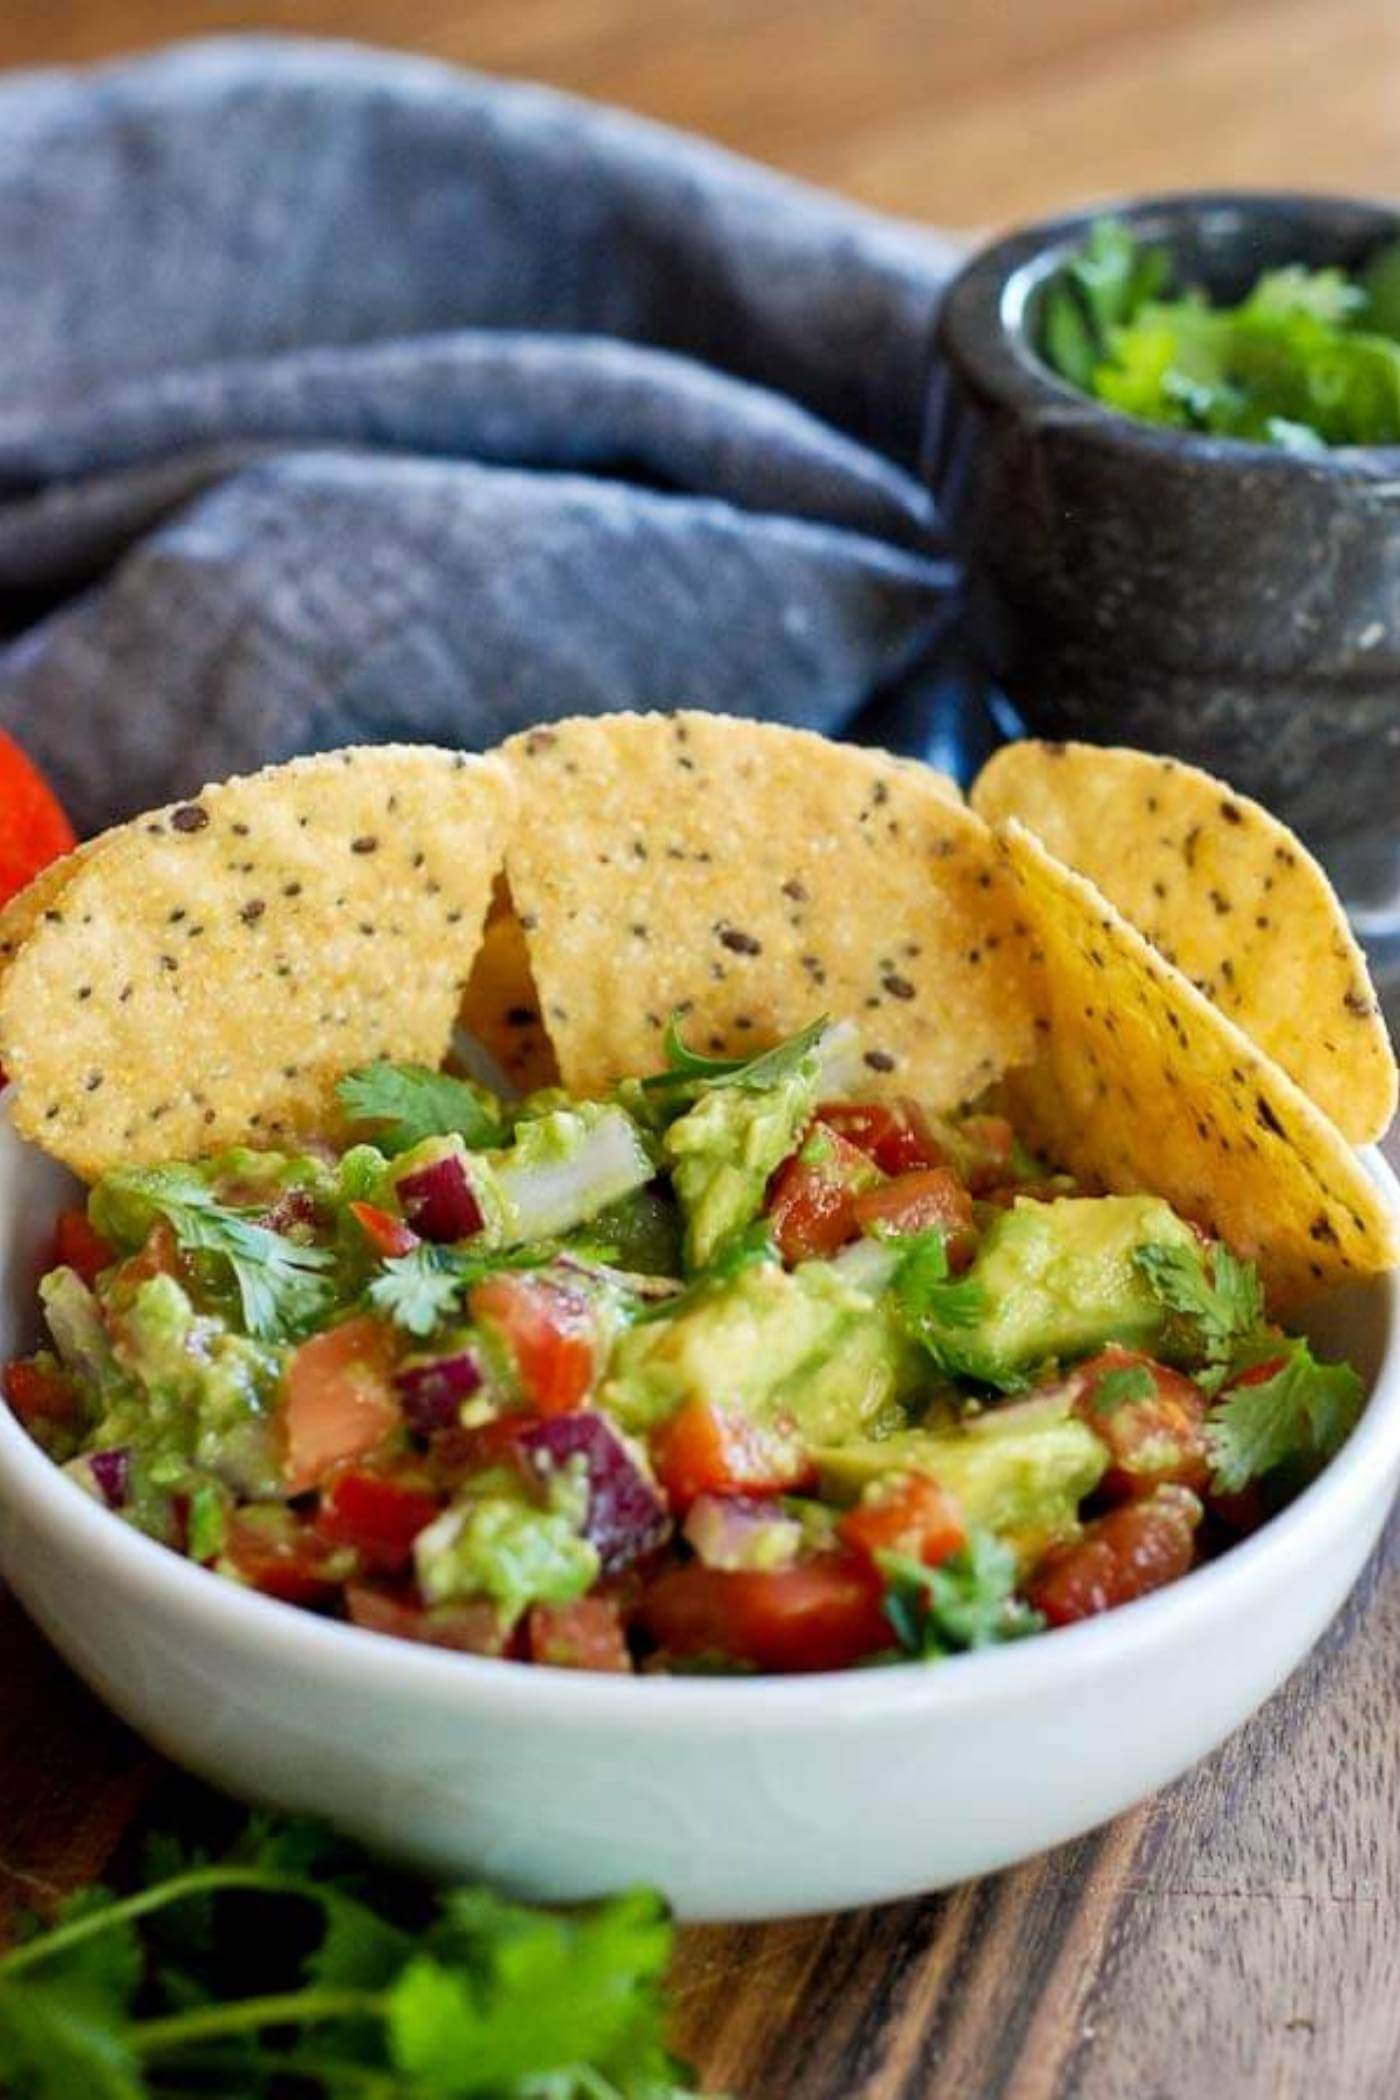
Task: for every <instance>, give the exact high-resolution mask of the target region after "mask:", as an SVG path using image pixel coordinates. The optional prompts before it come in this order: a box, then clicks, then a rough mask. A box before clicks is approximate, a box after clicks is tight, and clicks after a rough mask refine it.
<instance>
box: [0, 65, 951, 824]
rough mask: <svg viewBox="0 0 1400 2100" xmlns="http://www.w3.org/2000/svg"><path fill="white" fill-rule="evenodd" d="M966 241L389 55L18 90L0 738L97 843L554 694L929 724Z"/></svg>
mask: <svg viewBox="0 0 1400 2100" xmlns="http://www.w3.org/2000/svg"><path fill="white" fill-rule="evenodd" d="M951 261H952V251H951V250H950V249H949V248H948V247H947V246H946V245H945V244H943V243H942V242H940V241H939V240H938V239H937V238H936V237H935V236H933V235H930V234H926V233H920V232H918V231H916V230H914V229H912V228H906V227H901V226H898V225H895V224H891V223H889V222H886V221H882V220H880V219H877V218H875V217H873V216H871V215H868V214H865V213H862V212H859V211H857V210H855V209H853V208H851V207H849V206H846V205H843V204H841V203H839V202H837V201H835V200H832V199H829V198H827V197H824V196H822V195H820V194H819V193H817V192H813V191H810V190H807V189H804V188H802V187H801V186H799V185H797V184H794V183H790V182H787V181H784V180H782V179H780V178H778V177H776V176H773V175H771V174H768V173H766V172H764V171H762V170H759V169H757V168H754V167H751V166H749V165H747V164H745V163H744V162H742V161H738V160H735V159H733V158H732V157H730V156H728V155H726V154H723V153H721V152H719V151H717V150H715V149H713V148H710V147H708V146H705V145H703V144H700V143H698V142H696V141H694V140H689V139H683V138H680V137H677V136H675V135H673V134H670V133H667V132H665V131H663V130H660V129H658V128H656V127H654V126H652V125H649V124H645V123H642V122H640V121H638V120H636V119H633V118H630V117H626V116H622V115H619V114H617V113H614V112H610V111H605V110H600V109H597V108H591V107H589V106H587V105H583V104H580V103H577V102H573V101H570V100H568V99H567V98H565V97H562V96H559V95H556V94H553V93H548V92H545V91H543V90H540V89H537V88H533V87H527V86H520V85H515V84H508V83H504V82H500V81H492V80H485V79H482V78H479V77H474V76H472V75H469V74H464V73H461V72H457V71H453V70H451V69H449V68H446V67H443V66H439V65H436V64H433V63H429V62H426V61H420V60H417V59H412V58H405V57H402V56H391V55H389V54H386V53H383V52H376V51H369V50H363V49H356V48H353V47H348V46H338V45H323V44H308V43H301V42H288V41H282V40H268V39H249V40H232V41H221V42H214V43H205V44H196V45H188V46H184V47H178V48H176V49H174V50H171V51H168V52H165V53H160V54H157V55H155V56H153V57H150V58H145V59H140V60H137V61H135V62H130V63H123V64H119V65H115V66H112V67H107V68H103V69H100V70H95V71H87V72H76V73H74V72H52V73H39V74H26V75H17V76H14V77H13V78H12V79H11V80H10V81H8V82H7V83H5V84H4V85H3V86H0V309H2V310H3V312H4V314H5V316H6V326H5V329H4V331H3V334H0V726H4V727H5V728H8V729H10V730H11V731H12V732H14V733H15V734H16V735H17V736H18V737H19V738H20V739H21V740H22V742H23V743H24V744H25V745H26V746H27V747H28V748H29V750H30V751H31V752H32V753H33V755H34V756H35V757H36V758H37V759H38V760H39V761H40V763H41V764H42V765H43V766H44V767H45V769H46V770H47V771H48V772H49V774H50V775H51V777H52V779H53V780H54V782H55V784H56V786H57V787H58V789H59V790H60V792H61V793H62V795H63V796H64V798H65V799H66V801H67V803H68V805H69V807H70V809H71V811H72V813H73V815H74V818H75V820H76V821H77V823H78V824H79V826H80V827H81V828H83V829H91V828H93V827H95V826H97V825H99V824H102V823H105V822H108V821H110V820H111V819H112V818H114V817H117V816H121V815H123V814H126V813H129V812H130V811H132V810H133V809H135V808H138V807H140V806H143V805H146V804H149V803H151V802H152V801H157V800H161V799H165V798H167V797H170V796H174V795H178V794H180V793H183V792H185V791H187V790H189V789H191V788H193V787H195V786H197V785H198V784H199V783H200V782H201V781H202V780H203V779H205V778H208V777H211V776H216V775H219V774H223V773H226V772H229V771H235V770H240V769H246V768H248V767H249V766H252V765H255V764H258V763H262V762H264V761H268V760H273V759H278V758H282V757H285V756H286V755H288V754H289V753H291V752H293V751H299V750H311V749H316V748H324V747H326V746H328V745H332V744H336V743H341V742H345V741H349V740H358V739H364V740H376V739H383V738H390V737H404V738H409V739H429V740H436V741H443V742H455V743H459V744H463V745H466V746H471V747H479V746H483V745H488V744H491V743H493V742H495V741H496V740H497V739H498V738H499V737H501V736H502V735H503V734H506V733H508V732H509V731H511V730H513V729H515V728H516V727H518V726H519V725H520V724H522V723H525V722H529V721H533V720H536V719H540V718H543V717H547V716H550V715H558V714H562V713H567V712H571V711H576V710H580V709H584V710H598V709H604V708H612V707H651V706H667V705H672V704H675V703H678V702H684V703H687V704H691V705H698V706H702V707H711V708H715V709H719V710H722V711H729V712H737V713H749V714H756V715H764V716H770V717H773V718H775V719H778V720H783V721H790V722H801V723H807V724H810V725H812V726H814V727H818V728H822V729H827V730H847V729H850V728H851V727H852V726H853V725H855V726H856V727H857V732H858V733H859V726H860V723H861V722H862V720H864V722H865V723H866V724H867V725H869V724H870V721H871V717H870V715H869V712H868V710H869V709H870V708H871V706H872V704H873V705H874V706H875V708H876V710H877V713H876V716H875V722H876V725H877V727H878V728H879V729H880V730H881V731H883V733H884V734H886V735H887V736H890V737H891V740H895V741H899V742H902V743H903V744H904V746H905V747H906V748H913V747H917V746H918V745H919V744H920V742H921V741H922V740H924V739H925V738H926V736H927V733H928V716H927V701H926V695H927V690H928V688H929V685H930V680H929V676H928V671H927V665H928V661H929V651H930V648H931V645H932V644H933V642H934V641H935V639H936V637H937V636H938V635H939V633H940V632H941V630H942V627H943V625H944V623H945V621H946V615H947V609H948V605H949V599H950V590H951V582H952V575H951V571H950V568H949V565H948V563H947V560H946V558H945V556H944V553H943V551H942V549H941V546H940V542H939V538H938V534H937V529H936V523H935V519H934V516H933V512H932V508H931V505H930V502H929V499H928V497H927V495H926V493H925V492H924V490H923V489H922V487H921V486H920V484H919V482H918V480H917V478H916V475H915V472H914V463H915V460H916V455H917V449H918V441H919V430H920V423H921V418H922V411H923V397H924V391H925V377H926V367H927V362H928V354H929V338H930V327H931V321H932V316H933V312H934V309H935V305H936V301H937V295H938V291H939V288H940V285H941V283H942V282H943V281H944V279H945V277H946V275H947V272H948V269H949V266H950V263H951ZM911 695H912V696H913V699H912V701H911V698H910V696H911ZM892 724H893V725H894V727H893V731H892V730H891V725H892Z"/></svg>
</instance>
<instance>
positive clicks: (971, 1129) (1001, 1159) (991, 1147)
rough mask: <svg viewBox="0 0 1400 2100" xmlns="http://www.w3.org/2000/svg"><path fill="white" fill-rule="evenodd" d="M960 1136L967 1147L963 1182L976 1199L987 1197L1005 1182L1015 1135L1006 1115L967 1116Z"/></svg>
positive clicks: (959, 1127)
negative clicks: (989, 1192)
mask: <svg viewBox="0 0 1400 2100" xmlns="http://www.w3.org/2000/svg"><path fill="white" fill-rule="evenodd" d="M958 1136H959V1137H960V1138H961V1140H962V1143H963V1146H964V1147H965V1148H966V1153H965V1156H964V1159H963V1179H964V1180H965V1181H966V1183H967V1185H968V1187H969V1188H970V1189H971V1191H972V1193H973V1195H974V1196H984V1195H986V1193H987V1191H988V1190H989V1189H994V1188H996V1187H997V1186H998V1185H999V1184H1000V1183H1001V1182H1003V1181H1005V1179H1006V1175H1007V1170H1008V1168H1009V1167H1010V1165H1011V1154H1012V1151H1013V1148H1014V1146H1015V1143H1016V1134H1015V1132H1014V1131H1013V1130H1012V1128H1011V1125H1010V1124H1009V1123H1008V1122H1007V1120H1006V1118H1005V1116H964V1118H963V1120H962V1122H961V1123H959V1125H958Z"/></svg>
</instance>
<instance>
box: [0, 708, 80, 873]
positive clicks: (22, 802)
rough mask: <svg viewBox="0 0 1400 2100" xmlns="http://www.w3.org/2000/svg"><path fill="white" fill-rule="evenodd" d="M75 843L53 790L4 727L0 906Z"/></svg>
mask: <svg viewBox="0 0 1400 2100" xmlns="http://www.w3.org/2000/svg"><path fill="white" fill-rule="evenodd" d="M76 844H77V837H76V835H75V833H74V830H73V827H72V825H71V824H70V823H69V821H68V819H67V817H66V816H65V815H64V813H63V810H62V808H61V807H60V805H59V802H58V798H57V797H56V796H55V794H54V792H53V790H52V788H51V787H50V786H49V784H48V782H47V781H46V780H45V779H44V777H43V775H42V774H41V773H40V772H39V770H38V768H37V767H36V766H35V765H34V764H33V762H32V760H30V759H28V758H26V757H25V755H24V753H23V752H22V751H21V750H20V748H19V746H18V744H16V743H14V742H13V741H12V739H11V738H9V737H8V736H6V735H5V733H4V731H3V730H0V904H7V903H8V902H9V900H10V898H11V897H14V896H17V895H18V893H19V892H20V891H21V890H22V889H24V887H25V886H26V884H28V883H30V882H32V881H33V879H34V877H35V876H36V875H37V874H38V873H39V870H40V869H41V868H46V867H47V866H48V864H49V862H50V861H53V860H57V859H58V857H59V855H60V854H63V853H71V851H72V850H73V847H74V846H75V845H76Z"/></svg>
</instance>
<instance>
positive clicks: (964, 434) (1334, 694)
mask: <svg viewBox="0 0 1400 2100" xmlns="http://www.w3.org/2000/svg"><path fill="white" fill-rule="evenodd" d="M1114 215H1115V216H1117V217H1118V218H1120V219H1122V220H1124V221H1125V222H1126V223H1127V224H1128V225H1129V227H1130V228H1131V229H1132V230H1133V231H1134V232H1135V233H1137V234H1138V235H1140V236H1141V237H1142V238H1144V239H1148V240H1152V241H1155V242H1160V243H1162V244H1164V245H1165V246H1166V247H1167V248H1168V249H1169V250H1170V252H1171V255H1172V258H1173V262H1174V265H1175V271H1176V277H1177V281H1178V282H1179V283H1180V284H1182V285H1186V284H1198V285H1201V286H1203V287H1204V289H1205V290H1206V291H1207V293H1208V294H1209V295H1210V296H1211V298H1212V299H1213V300H1217V301H1219V300H1235V299H1238V298H1240V297H1241V296H1243V294H1244V293H1245V292H1246V291H1248V290H1249V288H1250V286H1251V285H1252V284H1253V282H1254V280H1255V279H1256V278H1257V276H1258V275H1259V273H1260V271H1262V270H1265V269H1272V268H1275V267H1277V266H1278V265H1280V264H1283V263H1289V262H1301V263H1305V264H1307V265H1309V266H1310V267H1313V268H1317V267H1321V266H1323V265H1325V264H1330V263H1336V264H1340V265H1341V266H1343V267H1344V268H1346V269H1348V270H1355V269H1357V268H1358V267H1359V266H1361V265H1362V264H1364V263H1365V262H1366V261H1367V260H1368V258H1369V257H1370V255H1371V254H1372V253H1373V252H1374V250H1376V249H1377V248H1378V247H1380V246H1382V245H1384V244H1385V243H1386V242H1387V241H1389V240H1391V239H1393V238H1394V237H1395V235H1396V234H1397V232H1400V215H1397V213H1396V212H1393V211H1389V210H1386V209H1384V208H1383V207H1381V206H1379V205H1372V204H1362V203H1353V202H1350V201H1348V200H1346V199H1342V198H1332V197H1308V196H1287V195H1272V194H1257V195H1251V194H1248V193H1244V194H1229V195H1198V196H1189V195H1188V196H1178V197H1162V198H1149V199H1146V200H1144V201H1142V202H1140V203H1135V204H1129V205H1125V206H1119V207H1116V208H1114ZM1099 216H1101V214H1100V213H1098V212H1095V213H1092V214H1084V215H1081V216H1076V217H1073V218H1063V219H1056V220H1052V221H1048V222H1046V223H1045V224H1043V225H1039V226H1033V227H1030V228H1028V229H1027V230H1026V231H1024V232H1020V233H1014V234H1011V235H1010V236H1009V237H1008V238H1006V239H1005V240H1001V241H998V242H996V243H995V245H994V246H992V247H989V248H987V249H985V250H984V251H983V252H982V253H980V254H978V255H976V256H975V257H974V258H973V259H972V260H971V261H970V262H969V263H968V264H967V265H966V267H965V268H964V269H963V271H962V272H961V274H960V275H959V276H958V278H957V279H956V280H955V282H954V284H953V285H952V286H951V288H950V290H949V292H948V294H947V297H946V299H945V301H944V304H943V308H942V311H941V314H940V317H939V323H938V333H937V342H936V355H935V359H934V378H933V382H932V393H931V398H930V406H929V417H928V426H927V438H926V444H925V472H926V475H927V478H928V479H929V481H930V483H931V486H932V487H933V489H934V492H935V494H936V495H937V497H938V499H939V502H940V504H941V506H942V510H943V514H944V517H945V520H946V521H947V524H948V527H949V530H950V532H951V534H952V537H953V541H954V544H955V546H956V547H957V549H958V550H959V552H960V553H961V555H962V557H963V559H964V561H965V564H966V574H967V615H968V622H969V630H970V635H971V640H972V644H973V648H974V651H975V653H976V654H977V655H978V656H979V657H980V659H981V663H982V666H983V668H984V669H985V671H986V672H987V674H988V675H989V676H990V678H991V679H992V680H993V681H994V682H995V684H996V685H997V686H999V687H1000V688H1001V690H1002V692H1003V693H1005V695H1006V696H1007V697H1008V698H1009V699H1010V700H1011V702H1012V704H1013V706H1014V708H1015V709H1016V711H1017V713H1018V714H1019V715H1020V716H1021V718H1022V719H1023V720H1024V722H1025V723H1026V725H1027V726H1028V727H1029V728H1030V729H1031V730H1032V731H1033V732H1034V733H1036V734H1038V735H1046V736H1058V737H1083V738H1086V739H1088V740H1089V741H1090V742H1096V743H1126V744H1137V745H1141V746H1144V747H1146V748H1148V749H1151V750H1159V751H1167V752H1172V753H1175V754H1176V755H1178V756H1179V757H1183V758H1188V759H1192V760H1194V761H1196V762H1197V763H1198V764H1200V765H1204V766H1207V767H1209V768H1210V769H1211V770H1212V771H1214V772H1217V773H1221V774H1223V775H1224V776H1225V777H1226V778H1227V779H1229V780H1230V781H1232V782H1233V783H1234V785H1235V786H1237V787H1239V788H1241V789H1243V790H1244V791H1245V792H1246V793H1248V794H1253V795H1256V796H1257V797H1258V798H1259V800H1260V801H1262V802H1265V803H1267V804H1268V805H1269V806H1270V808H1272V809H1273V810H1274V811H1276V813H1277V814H1279V815H1280V816H1282V817H1283V818H1284V819H1285V821H1286V822H1288V823H1290V824H1292V825H1294V826H1295V827H1296V828H1297V829H1299V830H1300V831H1302V833H1303V834H1304V835H1305V837H1307V838H1308V839H1309V841H1310V842H1311V843H1312V844H1313V845H1314V846H1316V847H1317V848H1318V850H1319V851H1320V852H1321V853H1322V854H1323V855H1324V856H1325V857H1326V858H1327V859H1328V860H1329V862H1331V864H1332V865H1333V867H1334V869H1335V871H1336V872H1337V873H1338V875H1339V876H1340V878H1341V880H1342V882H1343V885H1344V887H1345V888H1346V889H1347V890H1348V891H1349V893H1350V895H1351V898H1352V899H1353V901H1358V902H1360V903H1362V904H1363V905H1364V904H1366V903H1367V902H1369V903H1370V904H1371V906H1372V907H1373V909H1376V910H1380V909H1382V908H1383V907H1384V906H1385V905H1386V904H1388V903H1389V902H1390V901H1391V896H1392V892H1393V891H1394V890H1396V889H1400V448H1389V447H1387V448H1374V449H1368V448H1365V447H1361V446H1349V447H1341V448H1338V449H1336V450H1333V451H1330V452H1325V453H1319V454H1318V455H1316V456H1315V457H1314V456H1299V455H1297V454H1292V453H1287V452H1282V451H1278V450H1275V449H1273V448H1271V447H1268V446H1264V445H1254V444H1244V443H1241V442H1239V441H1237V440H1234V439H1223V438H1213V437H1205V436H1200V435H1197V434H1195V433H1194V432H1183V431H1176V430H1164V429H1161V428H1157V427H1154V426H1152V425H1151V424H1147V423H1139V422H1136V421H1134V420H1133V419H1132V418H1131V417H1129V416H1125V415H1122V414H1120V413H1119V412H1118V411H1117V410H1115V409H1110V408H1105V407H1103V406H1102V405H1101V404H1100V403H1098V402H1095V401H1093V400H1091V399H1089V398H1088V397H1086V396H1085V395H1083V394H1081V393H1079V392H1078V391H1077V390H1076V389H1075V388H1074V387H1071V386H1070V385H1069V384H1068V383H1067V382H1066V381H1065V380H1062V379H1060V378H1059V377H1058V376H1057V375H1056V374H1055V373H1054V372H1053V371H1052V370H1051V369H1050V367H1049V365H1048V364H1047V363H1046V362H1045V361H1044V359H1043V358H1042V357H1041V355H1040V354H1039V351H1038V349H1037V339H1038V329H1039V317H1040V310H1041V306H1042V302H1043V298H1044V293H1045V287H1046V285H1047V283H1048V281H1049V280H1050V278H1051V277H1052V276H1053V274H1054V272H1055V271H1056V269H1057V268H1058V267H1059V266H1060V265H1061V263H1062V262H1063V261H1064V259H1065V258H1066V256H1067V255H1068V254H1069V253H1070V252H1071V251H1072V250H1073V249H1074V248H1075V247H1077V246H1078V244H1079V243H1080V242H1081V241H1082V239H1083V237H1084V235H1085V234H1086V232H1087V231H1088V229H1089V226H1090V225H1091V223H1092V220H1093V219H1094V218H1096V217H1099ZM1368 893H1369V895H1368Z"/></svg>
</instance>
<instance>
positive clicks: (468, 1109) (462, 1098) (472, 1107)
mask: <svg viewBox="0 0 1400 2100" xmlns="http://www.w3.org/2000/svg"><path fill="white" fill-rule="evenodd" d="M336 1092H337V1094H338V1095H339V1096H340V1105H341V1107H342V1108H343V1109H344V1110H345V1112H346V1114H347V1115H349V1116H351V1117H353V1119H354V1121H355V1122H357V1123H365V1124H368V1125H370V1127H371V1128H372V1129H373V1130H374V1132H375V1135H376V1137H377V1139H378V1140H379V1141H380V1142H381V1144H382V1145H383V1146H384V1147H385V1148H387V1150H388V1151H390V1152H391V1153H392V1152H407V1151H409V1150H411V1148H412V1147H413V1146H414V1145H421V1144H422V1142H423V1140H424V1138H430V1137H453V1136H456V1137H460V1138H461V1139H462V1140H463V1142H464V1143H465V1144H467V1145H469V1146H470V1147H471V1148H472V1149H473V1150H474V1151H484V1150H486V1149H488V1148H489V1147H491V1146H493V1145H504V1144H505V1142H506V1139H507V1136H508V1132H507V1130H506V1126H505V1123H504V1121H503V1119H502V1116H501V1111H500V1104H499V1102H498V1101H497V1100H496V1097H495V1095H494V1094H491V1093H488V1092H487V1090H486V1088H485V1087H483V1086H478V1085H477V1084H476V1083H475V1081H474V1080H471V1079H454V1078H453V1076H452V1074H451V1073H450V1072H434V1071H433V1070H432V1069H431V1067H430V1066H428V1065H394V1064H389V1063H387V1062H385V1061H384V1060H382V1059H381V1061H380V1062H379V1063H378V1064H373V1065H364V1066H362V1068H361V1069H360V1070H359V1071H358V1072H349V1073H347V1074H346V1076H345V1078H344V1079H342V1080H341V1082H340V1084H339V1085H338V1087H337V1088H336Z"/></svg>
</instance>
